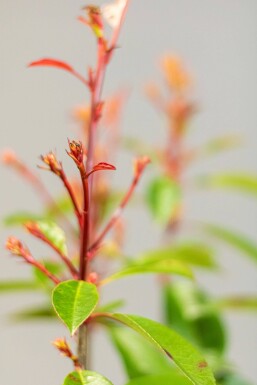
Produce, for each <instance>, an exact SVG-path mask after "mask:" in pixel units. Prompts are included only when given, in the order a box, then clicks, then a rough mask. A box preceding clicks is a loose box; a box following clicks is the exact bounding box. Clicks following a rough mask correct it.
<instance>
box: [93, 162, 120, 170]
mask: <svg viewBox="0 0 257 385" xmlns="http://www.w3.org/2000/svg"><path fill="white" fill-rule="evenodd" d="M100 170H112V171H114V170H116V167H115V166H113V165H112V164H110V163H105V162H100V163H98V164H96V165H95V166H94V167H93V171H100Z"/></svg>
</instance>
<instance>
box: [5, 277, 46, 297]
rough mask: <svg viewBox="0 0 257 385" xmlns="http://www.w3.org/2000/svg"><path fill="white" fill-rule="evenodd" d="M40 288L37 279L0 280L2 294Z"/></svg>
mask: <svg viewBox="0 0 257 385" xmlns="http://www.w3.org/2000/svg"><path fill="white" fill-rule="evenodd" d="M40 289H41V287H40V285H38V283H37V282H35V281H25V280H24V281H23V280H17V281H11V280H10V281H9V280H8V281H7V280H6V281H0V294H6V293H16V292H17V291H18V292H19V291H20V292H23V291H35V290H40Z"/></svg>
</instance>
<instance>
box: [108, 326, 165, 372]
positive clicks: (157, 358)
mask: <svg viewBox="0 0 257 385" xmlns="http://www.w3.org/2000/svg"><path fill="white" fill-rule="evenodd" d="M110 335H111V338H112V342H113V344H114V346H115V347H116V349H117V350H118V352H119V356H120V358H121V359H122V362H123V366H124V368H125V370H126V372H127V375H128V377H129V378H135V377H139V376H144V375H147V374H164V373H169V372H170V371H171V369H172V364H171V362H170V361H168V359H167V357H165V356H164V355H162V354H160V352H159V350H158V349H156V347H155V346H153V345H152V344H151V343H150V342H149V341H147V340H146V339H145V338H143V337H141V336H140V335H138V334H137V333H135V332H134V331H133V330H129V329H126V328H124V327H116V326H114V327H113V326H112V327H110ZM142 357H144V359H142Z"/></svg>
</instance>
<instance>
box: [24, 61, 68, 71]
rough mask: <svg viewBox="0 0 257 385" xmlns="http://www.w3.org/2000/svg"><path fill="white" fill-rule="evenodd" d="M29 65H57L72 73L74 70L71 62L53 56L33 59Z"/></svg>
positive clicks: (56, 66)
mask: <svg viewBox="0 0 257 385" xmlns="http://www.w3.org/2000/svg"><path fill="white" fill-rule="evenodd" d="M28 67H55V68H59V69H62V70H65V71H68V72H71V73H73V72H74V70H73V68H72V67H71V66H70V65H69V64H67V63H65V62H63V61H60V60H56V59H52V58H44V59H40V60H37V61H33V62H32V63H30V64H29V65H28Z"/></svg>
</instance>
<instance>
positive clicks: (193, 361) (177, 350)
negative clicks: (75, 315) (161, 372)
mask: <svg viewBox="0 0 257 385" xmlns="http://www.w3.org/2000/svg"><path fill="white" fill-rule="evenodd" d="M108 317H110V318H112V319H115V320H117V321H119V322H121V323H123V324H125V325H127V326H128V327H130V328H131V329H133V330H135V331H136V332H138V333H139V334H141V335H142V336H143V337H145V338H147V339H148V340H149V341H150V342H151V343H152V344H154V345H155V346H156V347H158V348H159V349H161V350H162V351H163V352H165V353H166V354H167V355H168V357H170V358H171V359H172V360H173V361H174V363H175V364H176V365H177V366H178V367H179V368H180V369H181V371H182V372H183V373H184V374H185V375H186V376H187V377H188V378H189V379H190V380H191V381H192V382H193V384H195V385H215V379H214V377H213V374H212V371H211V370H210V368H209V366H208V364H207V362H206V361H205V359H204V358H203V356H202V355H201V354H200V353H199V352H198V351H197V350H196V349H195V348H194V347H193V346H192V345H191V344H190V343H189V342H187V341H186V340H185V339H184V338H183V337H181V336H180V335H179V334H177V333H176V332H175V331H173V330H171V329H169V328H168V327H167V326H164V325H161V324H160V323H158V322H155V321H152V320H149V319H147V318H143V317H139V316H134V315H127V314H109V315H108Z"/></svg>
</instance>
